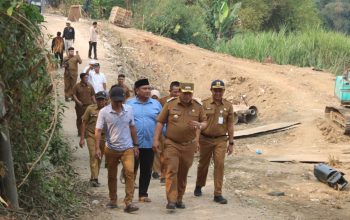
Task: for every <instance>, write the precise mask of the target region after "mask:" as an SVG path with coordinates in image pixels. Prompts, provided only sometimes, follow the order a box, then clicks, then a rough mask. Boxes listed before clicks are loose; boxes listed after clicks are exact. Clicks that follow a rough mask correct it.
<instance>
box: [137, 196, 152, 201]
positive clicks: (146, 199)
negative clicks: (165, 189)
mask: <svg viewBox="0 0 350 220" xmlns="http://www.w3.org/2000/svg"><path fill="white" fill-rule="evenodd" d="M139 202H152V200H151V199H150V198H148V197H146V196H144V197H140V198H139Z"/></svg>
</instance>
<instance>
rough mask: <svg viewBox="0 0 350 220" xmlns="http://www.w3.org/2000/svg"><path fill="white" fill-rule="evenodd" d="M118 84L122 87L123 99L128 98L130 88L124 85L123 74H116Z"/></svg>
mask: <svg viewBox="0 0 350 220" xmlns="http://www.w3.org/2000/svg"><path fill="white" fill-rule="evenodd" d="M117 85H118V86H120V87H122V88H123V89H124V92H125V100H128V99H129V98H130V89H129V87H128V86H127V85H125V75H124V74H119V75H118V83H117Z"/></svg>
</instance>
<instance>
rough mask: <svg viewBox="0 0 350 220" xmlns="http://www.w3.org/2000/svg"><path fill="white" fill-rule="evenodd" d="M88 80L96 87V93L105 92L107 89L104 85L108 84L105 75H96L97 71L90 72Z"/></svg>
mask: <svg viewBox="0 0 350 220" xmlns="http://www.w3.org/2000/svg"><path fill="white" fill-rule="evenodd" d="M88 80H89V82H90V83H91V85H92V86H93V87H94V89H95V92H96V93H98V92H100V91H105V89H104V88H103V84H104V83H106V77H105V74H103V73H101V72H99V73H96V72H95V71H90V72H89V78H88Z"/></svg>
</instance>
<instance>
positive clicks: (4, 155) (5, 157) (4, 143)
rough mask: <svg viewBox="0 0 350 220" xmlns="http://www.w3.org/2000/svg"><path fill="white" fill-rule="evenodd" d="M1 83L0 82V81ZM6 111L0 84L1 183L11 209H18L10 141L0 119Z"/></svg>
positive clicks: (3, 122)
mask: <svg viewBox="0 0 350 220" xmlns="http://www.w3.org/2000/svg"><path fill="white" fill-rule="evenodd" d="M0 83H1V82H0ZM5 113H6V108H5V99H4V95H3V93H2V88H1V84H0V123H1V130H0V161H3V163H4V165H5V167H6V170H7V172H6V175H5V177H4V178H3V181H4V182H3V184H4V189H5V194H6V196H7V199H8V200H9V202H10V207H11V208H13V209H18V208H19V205H18V194H17V186H16V178H15V171H14V167H13V157H12V150H11V143H10V135H9V131H8V124H7V121H6V120H1V119H2V118H3V117H4V115H5Z"/></svg>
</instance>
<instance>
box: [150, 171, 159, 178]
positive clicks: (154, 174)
mask: <svg viewBox="0 0 350 220" xmlns="http://www.w3.org/2000/svg"><path fill="white" fill-rule="evenodd" d="M152 177H153V179H159V177H160V176H159V174H158V173H157V172H153V173H152Z"/></svg>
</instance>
